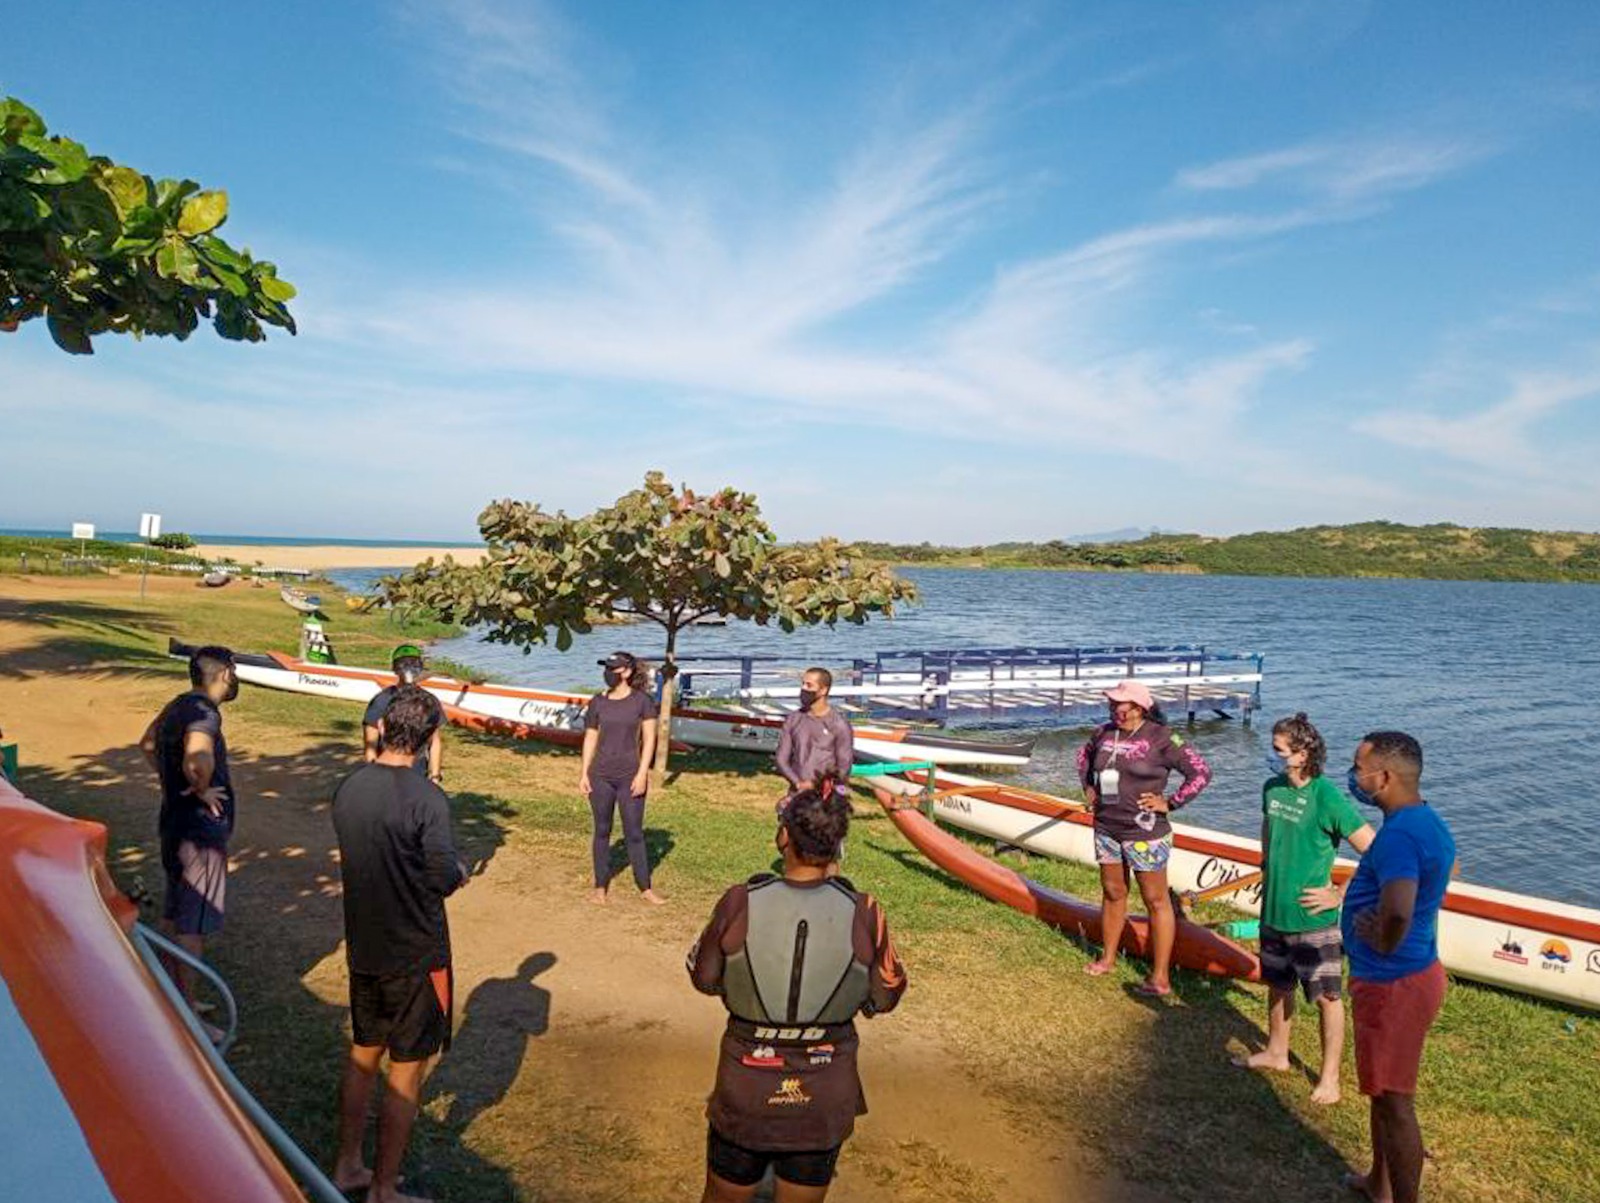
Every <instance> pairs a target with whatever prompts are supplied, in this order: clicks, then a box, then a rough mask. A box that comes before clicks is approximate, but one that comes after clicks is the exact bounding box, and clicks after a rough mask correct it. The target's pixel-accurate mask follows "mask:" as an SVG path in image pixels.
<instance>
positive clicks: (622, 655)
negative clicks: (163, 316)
mask: <svg viewBox="0 0 1600 1203" xmlns="http://www.w3.org/2000/svg"><path fill="white" fill-rule="evenodd" d="M595 663H596V664H598V665H599V666H600V667H601V668H625V669H627V670H628V671H629V672H632V671H633V670H634V669H635V668H637V667H638V664H639V662H638V661H637V660H635V659H634V658H633V656H631V655H630V654H629V653H627V652H612V653H611V654H610V655H609V656H607V657H606V658H605V659H604V660H596V661H595Z"/></svg>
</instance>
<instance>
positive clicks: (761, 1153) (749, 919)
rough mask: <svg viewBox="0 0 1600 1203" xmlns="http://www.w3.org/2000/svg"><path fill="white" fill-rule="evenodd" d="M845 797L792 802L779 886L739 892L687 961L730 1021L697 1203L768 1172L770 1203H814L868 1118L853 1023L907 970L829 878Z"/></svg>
mask: <svg viewBox="0 0 1600 1203" xmlns="http://www.w3.org/2000/svg"><path fill="white" fill-rule="evenodd" d="M849 826H850V803H849V800H848V799H847V798H846V797H845V796H844V795H843V794H842V793H835V792H833V791H827V792H824V791H823V790H821V789H817V788H811V789H803V790H800V791H799V792H797V793H796V794H795V795H794V797H793V798H791V799H790V800H789V804H788V805H787V806H786V807H784V810H783V813H782V814H781V815H780V816H779V825H778V832H777V845H778V851H779V852H780V853H781V854H782V856H783V873H782V875H781V876H778V875H774V874H770V873H764V874H760V875H758V876H756V877H752V878H751V879H750V880H749V881H748V882H745V883H742V884H740V885H736V886H734V887H733V888H732V889H730V890H729V891H728V892H727V893H726V894H724V895H723V896H722V898H721V900H720V901H718V903H717V905H716V908H715V909H714V910H713V911H712V913H711V922H710V923H709V924H708V925H707V926H706V929H705V931H704V932H702V933H701V935H700V939H699V940H697V941H696V942H695V945H694V947H693V948H692V949H691V950H690V951H689V958H688V968H689V979H690V981H691V982H693V984H694V987H695V989H696V990H699V991H700V992H701V993H703V994H716V995H720V996H721V998H722V1001H723V1004H724V1005H725V1006H726V1007H727V1008H728V1024H727V1028H726V1030H725V1031H724V1033H723V1037H722V1046H721V1050H720V1053H719V1055H718V1059H717V1075H716V1084H715V1086H714V1087H713V1088H712V1092H711V1097H710V1101H709V1102H708V1104H707V1107H706V1118H707V1120H708V1121H709V1129H708V1132H707V1138H706V1185H705V1193H704V1194H703V1195H702V1196H701V1200H702V1203H744V1200H748V1199H750V1198H752V1197H753V1196H754V1194H755V1191H756V1188H757V1186H758V1185H759V1184H760V1182H761V1180H762V1178H763V1176H764V1175H765V1174H766V1171H767V1169H768V1168H769V1167H770V1168H771V1169H772V1171H773V1174H774V1176H775V1178H776V1179H777V1194H776V1196H775V1198H776V1201H777V1203H820V1201H821V1200H822V1199H823V1198H825V1197H826V1195H827V1193H828V1185H829V1183H830V1182H832V1180H833V1172H834V1166H835V1165H836V1163H837V1162H838V1159H839V1150H840V1148H841V1147H842V1146H843V1144H844V1142H845V1140H846V1139H847V1138H848V1137H849V1136H850V1133H851V1132H852V1131H853V1130H854V1128H855V1121H856V1117H857V1116H858V1115H864V1114H866V1110H867V1105H866V1098H865V1096H864V1095H863V1093H862V1089H861V1078H860V1076H859V1074H858V1073H857V1070H856V1045H857V1035H856V1026H855V1017H856V1015H857V1014H862V1015H866V1016H869V1017H870V1016H873V1015H878V1014H882V1013H884V1012H886V1011H890V1010H893V1009H894V1007H895V1005H896V1004H897V1003H898V1002H899V1001H900V996H901V994H902V993H904V991H905V988H906V973H905V968H904V966H902V965H901V963H900V958H899V956H898V955H897V954H896V953H895V950H894V944H893V942H892V941H891V940H890V939H889V929H888V925H887V923H886V922H885V920H884V916H883V910H882V908H880V907H879V906H878V903H877V902H876V900H874V899H873V898H872V896H871V895H869V894H863V893H860V892H858V891H857V890H856V888H855V887H854V886H853V885H851V883H850V882H849V881H848V880H846V879H845V878H843V877H839V876H836V875H830V872H833V873H836V871H837V858H838V851H839V845H840V843H841V842H842V841H843V839H844V837H845V834H846V832H847V831H848V830H849Z"/></svg>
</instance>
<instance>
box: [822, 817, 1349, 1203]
mask: <svg viewBox="0 0 1600 1203" xmlns="http://www.w3.org/2000/svg"><path fill="white" fill-rule="evenodd" d="M876 834H877V833H874V835H876ZM871 846H872V847H873V848H874V850H875V851H878V852H880V853H882V854H883V855H885V856H887V857H889V858H890V859H891V860H893V861H895V862H896V863H897V864H899V865H901V866H902V867H904V868H905V869H907V870H909V871H910V872H912V873H914V874H916V875H917V876H919V877H921V878H924V879H928V880H935V881H938V882H940V883H942V884H943V885H944V886H945V887H946V888H947V889H948V890H949V892H950V894H951V896H952V897H954V896H956V895H959V894H968V893H970V891H968V889H967V887H966V886H965V885H963V884H962V883H960V882H958V881H957V880H956V879H955V878H953V877H951V876H950V875H948V874H946V873H945V872H944V871H943V870H941V869H939V868H937V867H936V866H934V865H931V864H929V863H928V862H926V861H925V860H924V859H923V858H922V857H921V856H920V855H918V854H917V853H916V852H914V851H912V850H911V849H909V848H904V847H900V848H896V847H894V846H893V845H892V844H889V843H887V842H885V841H880V840H878V839H873V840H871ZM845 873H846V876H848V875H849V869H848V866H846V868H845ZM1084 901H1086V902H1089V903H1091V904H1095V903H1097V902H1098V896H1096V897H1093V898H1085V899H1084ZM1130 909H1131V911H1133V912H1134V913H1138V912H1139V911H1140V910H1141V909H1142V908H1140V907H1139V905H1138V903H1137V902H1136V901H1135V902H1134V904H1133V906H1132V907H1131V908H1130ZM893 922H894V917H893V915H892V914H891V915H890V923H891V924H892V923H893ZM1060 938H1061V939H1063V940H1065V941H1067V942H1069V943H1072V944H1073V945H1075V946H1076V947H1078V948H1080V949H1083V950H1084V952H1085V955H1086V956H1088V955H1096V954H1098V952H1099V946H1098V945H1091V944H1087V943H1086V942H1084V941H1082V940H1080V939H1078V938H1077V937H1075V936H1071V935H1067V934H1065V933H1063V934H1061V936H1060ZM1077 971H1078V970H1077V967H1076V966H1071V967H1069V968H1068V970H1067V972H1077ZM1134 984H1135V983H1133V982H1125V983H1121V984H1120V988H1119V982H1118V981H1117V979H1114V978H1102V979H1099V983H1098V985H1097V986H1096V987H1095V988H1099V989H1103V990H1104V992H1105V994H1106V1000H1105V1006H1107V1007H1113V1006H1129V1005H1137V1006H1141V1007H1143V1008H1145V1009H1147V1010H1148V1012H1149V1015H1150V1021H1151V1022H1150V1025H1149V1027H1148V1028H1147V1029H1146V1030H1145V1031H1144V1033H1143V1034H1142V1035H1141V1037H1140V1039H1139V1040H1138V1042H1137V1043H1136V1044H1131V1045H1129V1046H1126V1047H1116V1048H1107V1049H1106V1050H1105V1058H1106V1060H1105V1065H1104V1067H1103V1069H1101V1070H1098V1071H1095V1073H1096V1076H1097V1077H1099V1078H1103V1081H1102V1082H1097V1083H1096V1084H1094V1088H1093V1090H1095V1091H1098V1092H1099V1093H1102V1094H1104V1096H1105V1097H1107V1098H1111V1097H1115V1099H1116V1104H1115V1106H1114V1107H1110V1108H1106V1109H1103V1110H1100V1109H1097V1110H1096V1111H1094V1112H1091V1113H1089V1114H1086V1115H1084V1116H1083V1117H1082V1118H1083V1119H1084V1120H1085V1121H1086V1125H1085V1130H1084V1137H1085V1140H1086V1141H1090V1142H1092V1143H1093V1144H1095V1145H1097V1146H1098V1147H1099V1148H1100V1150H1101V1151H1102V1153H1103V1154H1104V1155H1105V1156H1106V1158H1107V1160H1108V1162H1109V1163H1110V1165H1111V1168H1113V1169H1114V1170H1115V1171H1116V1172H1117V1173H1118V1174H1119V1175H1120V1176H1121V1177H1122V1178H1124V1179H1125V1180H1127V1181H1129V1182H1131V1183H1134V1184H1138V1185H1140V1186H1143V1187H1148V1188H1153V1189H1155V1190H1156V1191H1158V1192H1160V1194H1161V1195H1162V1197H1163V1198H1170V1199H1173V1200H1175V1201H1192V1203H1212V1201H1214V1200H1217V1199H1235V1198H1237V1199H1245V1198H1255V1197H1259V1198H1270V1199H1296V1200H1306V1201H1308V1203H1321V1201H1326V1203H1335V1201H1337V1200H1341V1199H1344V1198H1348V1195H1347V1193H1346V1192H1345V1191H1344V1190H1343V1188H1342V1187H1341V1186H1340V1181H1339V1180H1340V1176H1341V1174H1343V1173H1344V1172H1345V1171H1347V1170H1349V1169H1350V1168H1352V1167H1351V1166H1350V1164H1349V1163H1348V1161H1347V1160H1346V1159H1345V1158H1344V1157H1343V1156H1342V1155H1341V1154H1340V1153H1339V1152H1338V1151H1337V1150H1336V1149H1335V1148H1334V1147H1333V1146H1332V1145H1331V1144H1330V1143H1329V1142H1328V1140H1327V1138H1326V1136H1325V1135H1324V1134H1323V1133H1322V1132H1319V1131H1317V1130H1316V1129H1315V1128H1314V1127H1312V1126H1311V1125H1310V1124H1309V1123H1308V1122H1307V1121H1306V1120H1305V1119H1304V1118H1303V1117H1302V1116H1300V1115H1298V1114H1296V1112H1295V1111H1293V1110H1292V1109H1290V1108H1289V1107H1288V1106H1286V1105H1285V1103H1284V1101H1283V1099H1281V1098H1280V1097H1279V1095H1278V1094H1277V1093H1276V1091H1275V1090H1274V1088H1273V1084H1272V1082H1271V1081H1270V1080H1268V1079H1267V1078H1265V1077H1263V1076H1262V1075H1260V1074H1258V1073H1255V1072H1252V1071H1249V1070H1245V1069H1240V1068H1237V1067H1235V1066H1234V1065H1233V1064H1232V1062H1231V1056H1230V1054H1233V1053H1237V1052H1241V1051H1248V1050H1254V1049H1256V1048H1259V1047H1260V1046H1261V1044H1262V1042H1263V1041H1264V1039H1265V1034H1264V1032H1263V1024H1264V1021H1265V1017H1266V1002H1265V999H1264V998H1263V997H1262V996H1261V995H1260V993H1259V992H1257V991H1253V990H1251V989H1248V988H1246V987H1245V986H1243V985H1242V984H1240V983H1238V982H1235V981H1231V980H1226V979H1222V978H1216V977H1210V976H1207V975H1204V974H1198V973H1190V972H1188V971H1185V970H1181V969H1180V970H1175V971H1174V973H1173V994H1172V995H1171V996H1170V997H1169V998H1168V999H1165V1000H1162V999H1147V998H1144V997H1143V996H1140V995H1137V994H1136V993H1134V990H1133V987H1134ZM1300 1022H1301V1023H1305V1022H1315V1018H1314V1016H1312V1017H1311V1018H1309V1019H1308V1018H1307V1016H1306V1014H1305V1011H1304V1009H1302V1011H1301V1017H1300ZM1086 1088H1087V1087H1086ZM1298 1088H1299V1089H1303V1090H1305V1091H1307V1092H1308V1093H1309V1089H1310V1087H1309V1085H1304V1086H1299V1087H1298ZM1351 1095H1352V1096H1353V1095H1354V1092H1353V1091H1351ZM1342 1105H1343V1106H1360V1105H1361V1100H1359V1099H1357V1098H1354V1097H1349V1098H1347V1099H1346V1101H1345V1102H1344V1104H1342Z"/></svg>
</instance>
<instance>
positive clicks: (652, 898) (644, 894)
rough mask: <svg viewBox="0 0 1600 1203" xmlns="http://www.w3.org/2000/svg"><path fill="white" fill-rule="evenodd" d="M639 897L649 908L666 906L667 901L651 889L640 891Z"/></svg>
mask: <svg viewBox="0 0 1600 1203" xmlns="http://www.w3.org/2000/svg"><path fill="white" fill-rule="evenodd" d="M639 897H640V898H643V899H644V900H645V901H646V902H648V903H649V904H650V905H651V906H665V905H666V904H667V900H666V899H665V898H663V897H662V896H661V895H660V894H657V893H656V892H655V891H654V890H651V889H643V890H640V891H639Z"/></svg>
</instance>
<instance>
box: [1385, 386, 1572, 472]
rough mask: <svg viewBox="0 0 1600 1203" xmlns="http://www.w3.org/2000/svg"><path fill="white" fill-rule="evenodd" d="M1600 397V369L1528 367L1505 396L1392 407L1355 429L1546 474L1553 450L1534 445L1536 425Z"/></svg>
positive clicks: (1503, 468) (1506, 468)
mask: <svg viewBox="0 0 1600 1203" xmlns="http://www.w3.org/2000/svg"><path fill="white" fill-rule="evenodd" d="M1595 398H1600V371H1591V372H1583V373H1578V374H1562V373H1528V374H1525V375H1522V376H1520V377H1518V378H1516V379H1514V380H1512V381H1511V383H1510V390H1509V392H1508V394H1507V395H1506V397H1505V398H1504V399H1503V400H1501V401H1498V402H1496V403H1495V404H1493V405H1490V406H1486V407H1484V408H1482V409H1478V410H1474V411H1471V412H1468V413H1459V414H1441V413H1426V412H1418V411H1416V410H1411V409H1405V410H1390V411H1388V412H1385V413H1379V414H1374V415H1372V416H1369V417H1366V418H1363V419H1361V420H1360V421H1358V422H1357V423H1356V429H1357V430H1360V431H1363V432H1365V433H1367V434H1371V435H1375V436H1376V437H1378V438H1380V439H1384V440H1386V441H1388V442H1391V443H1395V444H1397V445H1399V446H1402V447H1411V448H1415V449H1417V450H1420V451H1426V452H1429V453H1431V454H1434V455H1442V456H1446V457H1448V458H1450V459H1454V460H1459V461H1461V462H1462V463H1466V464H1471V465H1475V466H1478V467H1482V468H1489V469H1493V470H1494V471H1496V472H1499V473H1506V472H1510V473H1515V474H1517V475H1522V476H1542V475H1544V474H1545V473H1546V472H1547V471H1548V469H1549V467H1550V456H1549V454H1548V453H1547V452H1546V451H1545V450H1543V449H1542V448H1540V447H1538V446H1536V445H1535V443H1534V441H1533V438H1532V429H1533V427H1534V426H1536V425H1537V424H1538V423H1539V422H1541V421H1543V420H1545V419H1547V418H1549V417H1551V416H1552V415H1554V414H1556V413H1557V412H1558V411H1560V410H1562V409H1564V408H1566V407H1567V406H1569V405H1571V404H1573V403H1574V402H1578V401H1587V400H1593V399H1595Z"/></svg>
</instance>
